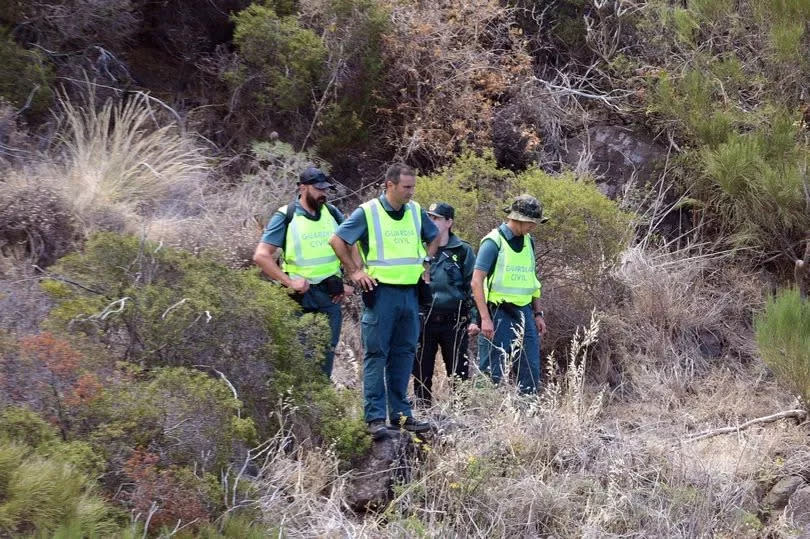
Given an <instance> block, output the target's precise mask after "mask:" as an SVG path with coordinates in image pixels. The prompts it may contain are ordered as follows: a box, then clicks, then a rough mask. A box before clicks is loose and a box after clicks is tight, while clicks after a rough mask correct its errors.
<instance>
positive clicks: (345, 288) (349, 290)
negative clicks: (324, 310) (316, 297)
mask: <svg viewBox="0 0 810 539" xmlns="http://www.w3.org/2000/svg"><path fill="white" fill-rule="evenodd" d="M352 294H354V287H353V286H349V285H347V284H345V283H344V285H343V293H342V294H339V295H337V296H334V297H332V303H340V302H341V301H343V300H344V299H346V298H347V297H348V296H351V295H352Z"/></svg>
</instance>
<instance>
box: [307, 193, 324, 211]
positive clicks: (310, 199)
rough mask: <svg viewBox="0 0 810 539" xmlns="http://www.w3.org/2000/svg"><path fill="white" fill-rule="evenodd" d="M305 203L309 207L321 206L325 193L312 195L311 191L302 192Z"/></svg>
mask: <svg viewBox="0 0 810 539" xmlns="http://www.w3.org/2000/svg"><path fill="white" fill-rule="evenodd" d="M304 198H305V199H306V201H307V205H308V206H309V207H311V208H319V209H320V208H322V207H323V205H324V204H326V195H318V196H313V195H312V194H311V193H304Z"/></svg>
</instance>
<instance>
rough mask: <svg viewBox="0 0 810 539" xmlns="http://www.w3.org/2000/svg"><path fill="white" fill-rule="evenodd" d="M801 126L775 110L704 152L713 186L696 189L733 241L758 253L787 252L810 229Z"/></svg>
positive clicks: (788, 115)
mask: <svg viewBox="0 0 810 539" xmlns="http://www.w3.org/2000/svg"><path fill="white" fill-rule="evenodd" d="M798 125H800V124H799V122H798V121H797V118H796V117H795V116H793V115H791V114H789V113H787V112H786V111H784V110H781V109H775V110H774V111H771V112H769V113H768V115H767V116H766V118H765V119H764V121H763V123H762V124H761V125H760V127H759V128H758V129H756V130H754V131H752V132H749V133H745V134H735V135H732V136H730V137H729V138H728V140H727V141H726V142H723V143H721V144H719V145H718V146H717V147H716V148H713V149H709V148H707V149H704V150H703V152H702V160H703V166H704V170H705V179H707V180H708V181H709V185H708V186H707V185H700V182H698V187H699V188H700V190H701V191H702V192H703V193H704V195H703V196H704V197H706V198H708V199H709V200H711V202H712V207H713V211H714V212H716V215H718V216H719V217H720V218H721V223H722V225H721V226H725V227H727V229H726V231H727V232H728V233H729V234H731V239H732V240H733V242H734V243H735V244H736V245H738V246H741V247H745V248H747V249H752V250H753V251H754V253H755V254H768V255H770V254H771V253H773V252H774V251H779V250H786V252H789V250H790V249H791V248H792V246H793V245H794V244H795V242H796V241H797V240H800V239H801V238H802V237H803V236H804V235H805V234H806V232H807V230H810V216H808V214H807V210H806V201H805V186H804V172H803V166H804V165H803V163H804V162H805V160H806V158H807V155H808V148H807V147H805V146H804V145H802V144H800V143H799V142H798V139H799V133H798ZM707 191H708V192H707Z"/></svg>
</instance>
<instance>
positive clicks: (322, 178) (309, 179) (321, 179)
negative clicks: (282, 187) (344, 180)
mask: <svg viewBox="0 0 810 539" xmlns="http://www.w3.org/2000/svg"><path fill="white" fill-rule="evenodd" d="M298 183H300V184H303V185H311V186H313V187H315V188H316V189H334V188H335V184H334V183H332V181H331V180H330V179H329V177H328V176H327V175H326V174H324V173H323V171H322V170H321V169H319V168H315V167H307V168H306V169H304V171H303V172H302V173H301V174H300V175H299V176H298Z"/></svg>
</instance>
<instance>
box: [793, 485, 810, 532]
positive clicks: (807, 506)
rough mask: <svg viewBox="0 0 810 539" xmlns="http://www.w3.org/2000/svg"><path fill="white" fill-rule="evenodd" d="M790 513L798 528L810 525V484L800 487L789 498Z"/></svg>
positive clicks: (805, 527)
mask: <svg viewBox="0 0 810 539" xmlns="http://www.w3.org/2000/svg"><path fill="white" fill-rule="evenodd" d="M788 515H789V516H790V518H791V520H792V521H793V524H794V525H795V526H796V527H797V528H802V529H805V530H807V529H808V528H809V527H810V486H805V487H801V488H799V489H798V490H797V491H796V492H794V493H793V495H792V496H791V497H790V500H788Z"/></svg>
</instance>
